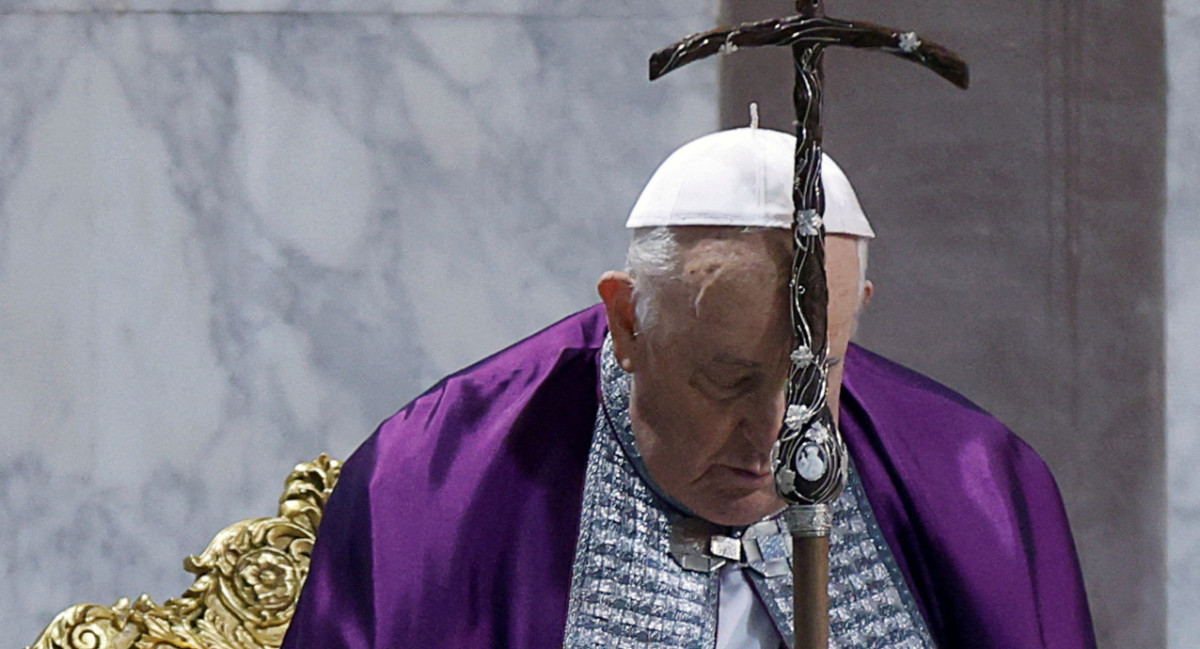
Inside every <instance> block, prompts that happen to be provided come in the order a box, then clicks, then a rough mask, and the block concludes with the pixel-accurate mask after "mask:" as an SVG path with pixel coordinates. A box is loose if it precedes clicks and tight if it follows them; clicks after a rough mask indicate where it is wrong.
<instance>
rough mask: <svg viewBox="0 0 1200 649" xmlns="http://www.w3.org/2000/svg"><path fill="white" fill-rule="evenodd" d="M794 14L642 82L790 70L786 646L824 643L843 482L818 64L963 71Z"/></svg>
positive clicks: (893, 41)
mask: <svg viewBox="0 0 1200 649" xmlns="http://www.w3.org/2000/svg"><path fill="white" fill-rule="evenodd" d="M796 9H797V11H798V12H799V15H797V16H791V17H788V18H775V19H771V20H764V21H760V22H755V23H746V24H743V25H739V26H737V27H733V28H718V29H714V30H712V31H708V32H704V33H700V34H696V35H693V36H689V37H688V38H686V39H684V40H682V41H680V42H678V43H676V44H675V45H672V46H670V47H668V48H665V49H663V50H660V51H658V52H655V53H654V54H653V55H652V56H651V57H650V79H651V80H654V79H657V78H658V77H661V76H662V75H664V74H666V73H668V72H670V71H671V70H674V69H676V68H678V67H680V66H683V65H686V64H688V63H690V62H692V61H695V60H698V59H701V58H705V57H707V56H710V55H712V54H716V53H731V52H734V51H736V50H737V49H738V48H742V47H758V46H766V45H772V46H788V47H791V48H792V58H793V61H794V62H795V68H796V86H795V89H794V91H793V94H792V98H793V103H794V104H795V108H796V164H795V177H794V179H793V185H792V200H793V203H794V210H795V211H794V213H793V220H792V233H793V241H794V245H795V255H794V257H793V260H792V272H791V278H790V281H789V288H790V290H791V296H792V299H791V300H790V303H791V317H792V329H793V334H794V336H793V339H794V340H795V341H796V348H795V349H794V350H793V351H792V354H791V370H790V373H789V375H788V383H787V388H786V391H787V409H786V411H785V414H784V421H783V425H782V427H781V430H780V433H779V440H778V442H776V444H775V448H774V452H773V458H772V460H773V463H774V471H775V486H776V489H777V490H778V492H779V495H780V496H781V497H782V498H783V499H784V500H785V501H786V502H787V503H788V507H787V509H786V510H785V512H784V518H785V520H786V521H787V523H788V526H789V529H790V531H791V534H792V544H793V554H792V573H793V584H794V599H793V604H794V609H793V610H794V615H795V623H794V632H795V643H794V644H793V645H792V646H793V647H794V648H795V649H827V648H828V646H829V595H828V589H829V531H830V527H831V525H832V513H831V507H830V506H831V504H832V503H833V501H834V500H836V499H837V497H838V496H839V495H840V494H841V492H842V489H844V488H845V485H846V475H847V474H846V471H847V463H848V459H847V455H846V445H845V442H843V440H842V436H841V434H840V433H839V432H838V429H837V425H836V424H835V422H834V420H833V416H832V414H831V412H830V409H829V404H828V402H827V401H826V395H827V388H828V370H829V368H828V365H827V353H828V332H827V323H828V313H827V312H828V302H829V290H828V286H827V284H826V280H825V247H824V236H825V228H824V225H823V223H822V217H823V216H824V213H825V198H824V194H823V190H822V188H821V92H822V91H821V88H822V69H821V59H822V56H823V54H824V50H825V48H826V47H827V46H830V45H839V46H847V47H854V48H859V49H871V50H879V51H883V52H887V53H889V54H893V55H895V56H898V57H901V58H905V59H908V60H910V61H913V62H915V63H919V64H921V65H923V66H925V67H927V68H929V69H930V70H933V71H934V72H935V73H937V74H938V75H939V76H941V77H943V78H945V79H947V80H948V81H950V82H951V83H954V84H955V85H957V86H959V87H961V88H966V87H967V82H968V79H967V65H966V63H965V62H964V61H963V60H962V59H961V58H959V57H958V56H957V55H956V54H954V53H953V52H951V51H949V50H947V49H945V48H943V47H941V46H940V45H937V44H935V43H930V42H925V41H923V40H922V39H921V38H919V37H918V36H917V35H916V34H915V33H913V32H902V31H898V30H894V29H890V28H887V27H881V26H879V25H874V24H871V23H867V22H859V21H854V22H851V21H845V20H836V19H832V18H827V17H825V16H824V15H823V10H822V7H821V2H820V0H812V1H809V0H797V2H796Z"/></svg>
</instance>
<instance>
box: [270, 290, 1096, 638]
mask: <svg viewBox="0 0 1200 649" xmlns="http://www.w3.org/2000/svg"><path fill="white" fill-rule="evenodd" d="M606 331H607V330H606V327H605V320H604V309H603V307H602V306H595V307H592V308H590V309H587V310H585V311H582V312H580V313H578V314H575V315H573V316H570V317H568V318H567V319H565V320H563V321H561V322H559V323H557V324H555V325H553V326H551V327H549V328H547V329H545V330H543V331H542V332H539V333H537V334H535V335H533V336H531V337H530V338H527V339H525V340H523V341H521V342H519V343H517V344H516V345H514V346H512V347H510V348H508V349H506V350H504V351H502V352H500V353H498V354H496V355H494V356H491V357H489V358H487V359H485V360H483V361H481V362H480V363H477V364H476V365H473V366H471V367H469V368H467V369H465V370H463V371H461V372H459V373H457V374H454V375H452V376H450V377H447V378H446V379H444V380H443V381H442V382H440V383H438V384H437V385H436V386H434V387H433V388H432V389H431V390H430V391H429V392H426V393H425V394H424V395H422V396H420V397H418V398H417V399H416V400H414V401H413V402H412V403H410V404H408V405H407V406H406V407H405V408H404V409H403V410H401V411H400V412H399V413H397V414H396V415H395V416H393V417H391V418H390V419H388V420H387V421H385V422H384V423H383V424H382V425H381V426H380V428H379V430H378V431H376V432H375V434H374V435H372V436H371V437H370V438H368V439H367V441H366V442H364V443H363V445H362V446H361V447H359V449H358V450H357V451H356V452H355V453H354V455H353V456H352V457H351V458H350V460H348V461H347V463H346V465H345V467H344V469H343V471H342V477H341V479H340V481H339V483H338V486H337V488H336V489H335V490H334V493H333V496H332V497H331V498H330V501H329V504H328V506H327V507H326V511H325V518H324V520H323V522H322V523H321V527H320V530H319V532H318V535H317V539H318V541H317V544H316V547H315V549H314V550H313V561H312V569H311V572H310V574H309V576H308V582H307V584H306V585H305V588H304V592H303V594H302V596H301V598H300V603H299V606H298V608H297V610H296V615H295V618H294V620H293V622H292V626H291V628H290V629H289V631H288V634H287V638H286V639H285V641H284V649H343V648H344V649H352V648H353V649H365V648H367V647H375V648H378V649H384V648H389V649H406V648H408V647H512V648H522V649H524V648H530V649H532V648H545V649H550V648H557V647H561V645H562V640H563V631H564V625H565V622H566V613H567V596H568V592H569V590H570V583H571V566H572V559H573V557H574V552H575V544H576V539H577V536H578V529H579V513H580V502H581V497H582V491H583V478H584V469H585V465H586V461H587V455H588V448H589V446H590V443H591V436H592V431H593V425H594V423H595V417H596V409H597V407H598V404H599V387H598V385H599V354H600V350H601V346H602V344H603V342H604V336H605V334H606ZM845 362H846V371H845V380H844V389H843V393H842V412H841V420H840V423H841V427H842V432H843V434H844V435H845V437H846V442H847V444H848V446H849V448H850V453H851V455H852V457H853V459H854V462H855V463H856V466H857V468H858V471H859V474H860V477H861V479H862V482H863V486H864V488H865V490H866V493H867V497H868V499H869V500H870V503H871V506H872V508H873V509H874V513H875V516H876V518H877V519H878V521H879V524H880V527H881V528H882V530H883V533H884V536H885V537H886V538H887V540H888V544H889V545H890V546H891V548H892V552H893V553H894V554H895V557H896V559H897V561H898V562H899V564H900V566H901V569H902V571H903V573H904V576H905V579H906V580H907V582H908V585H909V588H910V589H911V590H912V592H913V595H914V596H915V597H916V599H917V602H918V605H919V606H920V608H921V612H922V613H923V614H924V616H925V619H926V621H927V622H928V625H929V629H930V631H931V633H932V635H933V637H934V640H935V641H936V642H937V643H938V645H939V646H940V647H942V648H944V649H945V648H951V647H973V648H980V649H989V648H1002V647H1003V648H1006V649H1034V648H1040V647H1046V648H1054V649H1084V648H1091V647H1095V640H1094V637H1093V632H1092V626H1091V619H1090V616H1089V613H1088V608H1087V601H1086V597H1085V595H1084V591H1083V582H1082V578H1081V576H1080V572H1079V563H1078V560H1077V558H1076V555H1075V549H1074V544H1073V541H1072V539H1071V533H1070V530H1069V528H1068V526H1067V521H1066V515H1065V513H1064V511H1063V506H1062V501H1061V499H1060V497H1059V494H1058V489H1057V487H1056V486H1055V484H1054V480H1053V478H1052V477H1051V476H1050V473H1049V471H1048V470H1047V468H1046V466H1045V464H1044V463H1043V462H1042V461H1041V459H1040V458H1038V457H1037V455H1036V454H1035V453H1034V452H1033V450H1032V449H1030V448H1029V447H1028V446H1027V445H1026V444H1025V443H1024V442H1022V441H1021V440H1019V439H1018V438H1017V437H1016V436H1015V435H1013V434H1012V433H1011V432H1009V431H1008V430H1007V429H1006V428H1005V427H1004V426H1003V425H1002V424H1000V423H999V422H998V421H996V420H995V419H994V418H992V417H991V416H990V415H988V414H987V413H985V412H983V411H982V410H980V409H979V408H978V407H977V406H975V405H974V404H972V403H970V402H969V401H967V400H966V399H964V398H963V397H962V396H960V395H958V394H956V393H954V392H952V391H950V390H949V389H947V388H945V387H943V386H941V385H939V384H937V383H935V382H933V381H932V380H930V379H928V378H926V377H923V376H921V375H919V374H916V373H914V372H912V371H910V370H907V369H905V368H903V367H900V366H899V365H896V364H894V363H892V362H890V361H888V360H886V359H884V358H882V357H879V356H877V355H875V354H872V353H871V352H868V351H866V350H863V349H861V348H857V347H852V348H851V350H850V351H849V352H848V353H847V356H846V361H845Z"/></svg>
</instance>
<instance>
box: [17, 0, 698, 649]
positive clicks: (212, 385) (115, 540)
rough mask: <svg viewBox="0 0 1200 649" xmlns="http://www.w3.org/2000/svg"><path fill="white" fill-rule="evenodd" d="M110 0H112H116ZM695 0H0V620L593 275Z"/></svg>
mask: <svg viewBox="0 0 1200 649" xmlns="http://www.w3.org/2000/svg"><path fill="white" fill-rule="evenodd" d="M118 6H119V9H120V10H115V9H113V7H118ZM714 20H715V6H714V3H713V2H711V1H709V0H652V1H645V0H639V1H638V2H603V3H596V2H591V3H585V2H583V1H582V0H563V1H555V2H552V1H549V0H297V1H286V0H285V1H276V0H259V1H255V0H177V1H170V0H130V1H129V2H122V3H114V2H110V1H108V0H92V1H88V0H26V1H14V0H0V60H2V61H3V65H0V412H3V417H0V602H3V603H4V604H3V606H0V645H4V646H23V645H25V644H27V643H30V642H32V641H33V639H34V636H35V635H36V633H37V632H38V631H39V630H40V629H41V627H42V625H44V624H45V623H47V622H49V620H50V618H51V617H52V616H53V614H55V613H56V612H58V611H59V610H60V609H62V608H64V607H66V606H67V605H70V604H74V603H77V602H83V601H93V602H99V603H103V604H111V603H112V602H113V601H114V600H116V599H117V598H118V597H123V596H127V597H136V596H137V595H139V594H140V593H143V592H146V593H149V594H150V595H151V596H152V597H153V598H154V599H155V600H158V601H162V600H163V599H166V598H168V597H172V596H175V595H178V594H179V593H180V592H182V590H183V589H184V588H185V587H186V586H187V585H188V583H189V579H188V575H187V574H186V573H184V572H183V570H182V569H181V567H180V565H181V560H182V559H183V557H184V556H186V555H187V554H190V553H198V552H200V551H201V550H203V549H204V546H205V544H206V543H207V542H208V540H209V539H210V538H211V536H212V535H213V534H214V533H215V532H216V531H218V530H219V529H220V528H221V527H223V526H225V525H227V524H229V523H232V522H234V521H235V520H238V519H241V518H247V517H252V516H261V515H270V514H272V513H274V511H275V506H276V504H275V501H276V498H278V495H279V492H280V490H281V488H282V481H283V479H284V477H285V476H286V475H287V473H288V471H289V470H290V468H291V467H292V466H293V465H294V464H295V463H297V462H300V461H305V460H309V459H312V458H313V457H315V456H316V455H317V454H318V453H320V452H322V451H326V452H329V453H332V454H333V455H335V456H338V457H346V456H347V455H348V454H349V453H350V452H351V451H352V450H353V449H354V448H355V446H357V444H358V443H359V442H360V441H361V440H362V439H363V438H365V437H366V436H367V435H368V434H369V433H370V432H371V430H372V429H373V428H374V426H375V425H376V423H377V422H378V421H380V420H381V419H382V418H384V417H385V416H387V415H389V414H391V413H392V412H393V411H395V410H396V409H398V408H399V407H400V406H402V405H403V404H404V403H405V402H406V401H407V400H408V399H410V398H411V397H413V396H415V395H416V394H417V393H418V392H419V391H421V390H423V389H424V388H426V387H428V386H429V385H430V384H431V383H432V382H433V381H434V380H436V379H437V378H439V377H441V376H442V375H444V374H446V373H448V372H451V371H453V370H455V369H457V368H459V367H462V366H463V365H465V364H467V363H470V362H472V361H474V360H476V359H478V358H480V357H481V356H483V355H485V354H487V353H489V352H492V351H494V350H496V349H498V348H499V347H502V346H504V345H506V344H508V343H509V342H512V341H514V340H516V339H517V338H519V337H521V336H523V335H525V334H528V333H531V332H533V331H534V330H536V329H538V328H540V327H542V326H544V325H546V324H549V323H550V322H552V321H553V320H555V319H557V318H559V317H562V316H565V315H567V314H568V313H570V312H572V311H573V310H575V309H579V308H582V307H585V306H587V305H589V304H591V303H593V302H594V301H596V296H595V291H594V285H595V280H596V279H597V278H598V276H599V274H600V273H601V272H602V271H603V270H605V269H607V268H611V267H618V266H619V265H620V264H621V263H622V262H623V255H624V247H625V243H626V235H625V232H624V230H623V227H622V226H623V223H624V218H625V216H626V214H627V213H628V210H629V208H630V207H631V206H632V203H633V201H634V199H635V198H636V194H637V191H638V189H639V188H640V185H641V183H642V182H643V181H644V179H645V178H646V177H647V176H648V175H649V173H650V172H651V171H652V170H653V168H654V167H655V165H657V163H658V162H659V161H660V160H661V159H662V158H663V157H665V156H666V154H667V153H669V152H670V150H671V149H673V148H674V147H675V146H677V145H678V144H679V143H680V142H683V141H685V140H687V139H689V138H691V137H694V136H698V135H700V134H702V133H704V132H706V131H709V130H711V129H712V128H714V127H715V126H716V122H717V103H716V93H717V87H716V85H717V73H716V70H715V68H708V69H707V70H702V69H697V70H695V71H689V72H688V74H681V75H678V76H673V78H671V79H666V80H664V81H662V82H658V83H655V84H653V85H651V84H650V83H649V82H648V81H647V80H646V72H645V68H646V57H647V55H648V53H649V52H651V51H652V50H653V49H655V48H657V47H659V46H661V45H662V44H664V43H667V42H670V40H672V39H674V38H675V37H677V36H678V35H680V34H684V33H688V32H690V31H695V30H699V29H705V28H708V27H711V26H712V25H713V23H714Z"/></svg>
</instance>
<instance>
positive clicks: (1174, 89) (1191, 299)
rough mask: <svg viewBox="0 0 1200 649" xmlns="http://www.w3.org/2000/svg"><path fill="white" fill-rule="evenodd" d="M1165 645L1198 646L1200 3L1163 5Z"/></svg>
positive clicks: (1178, 0) (1184, 0)
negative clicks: (1165, 174) (1165, 102)
mask: <svg viewBox="0 0 1200 649" xmlns="http://www.w3.org/2000/svg"><path fill="white" fill-rule="evenodd" d="M1165 10H1166V13H1165V16H1164V18H1165V20H1164V24H1165V25H1166V62H1167V215H1166V221H1165V223H1164V228H1163V230H1164V246H1163V248H1164V251H1165V254H1166V280H1167V281H1166V286H1167V323H1166V324H1167V344H1166V361H1167V390H1166V394H1167V646H1168V647H1170V649H1193V648H1194V647H1197V646H1200V615H1197V614H1196V613H1197V611H1200V0H1169V1H1168V2H1167V3H1166V4H1165Z"/></svg>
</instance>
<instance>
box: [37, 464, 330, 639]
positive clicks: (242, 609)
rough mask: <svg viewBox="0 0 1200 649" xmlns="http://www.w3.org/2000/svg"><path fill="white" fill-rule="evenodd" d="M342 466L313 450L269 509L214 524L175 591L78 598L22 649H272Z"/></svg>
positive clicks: (293, 600) (291, 607)
mask: <svg viewBox="0 0 1200 649" xmlns="http://www.w3.org/2000/svg"><path fill="white" fill-rule="evenodd" d="M341 468H342V463H341V462H340V461H338V460H333V459H330V458H329V456H327V455H324V454H322V455H321V457H319V458H317V459H316V460H314V461H312V462H306V463H304V464H300V465H297V466H296V468H295V470H293V471H292V473H291V475H289V476H288V479H287V484H286V487H285V488H284V492H283V496H281V497H280V499H279V515H278V516H275V517H273V518H254V519H249V520H244V521H240V522H238V523H234V524H233V525H230V526H229V527H227V528H225V529H223V530H221V532H220V533H218V534H217V535H216V537H215V538H213V540H212V542H211V543H209V545H208V548H207V549H205V550H204V552H203V553H201V554H200V555H199V556H195V555H193V556H190V557H188V558H187V559H184V561H183V567H184V569H185V570H187V571H188V572H191V573H193V574H195V575H196V581H195V582H194V583H193V584H192V587H191V588H189V589H188V590H187V592H185V593H184V594H183V595H182V596H180V597H177V598H174V599H169V600H167V601H166V602H164V603H163V604H162V605H158V604H155V603H154V602H153V601H151V600H150V598H149V597H147V596H146V595H142V596H141V597H139V598H138V599H137V601H135V602H133V603H132V604H130V602H129V600H128V599H121V600H120V601H118V602H117V603H116V604H113V605H112V606H111V607H109V606H100V605H99V604H80V605H77V606H72V607H71V608H69V609H67V610H65V611H63V612H62V613H59V614H58V616H57V617H55V618H54V620H53V621H52V622H51V623H50V624H49V626H47V627H46V629H45V630H44V631H42V634H41V636H39V637H38V639H37V642H35V643H33V645H32V646H31V647H28V648H27V649H127V648H133V649H160V648H161V649H169V648H172V647H178V648H180V649H274V648H275V647H278V646H279V645H280V644H281V643H282V642H283V634H284V632H286V631H287V626H288V623H289V622H291V620H292V613H293V612H294V611H295V610H296V600H297V599H298V598H299V596H300V588H301V587H302V586H303V585H304V580H305V578H306V577H307V576H308V565H309V560H310V558H311V553H312V547H313V542H314V541H315V540H316V536H317V527H318V526H319V525H320V523H321V513H322V512H323V511H324V508H325V502H326V501H327V500H328V499H329V494H330V493H332V492H333V487H334V485H335V484H337V479H338V475H339V474H340V472H341Z"/></svg>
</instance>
